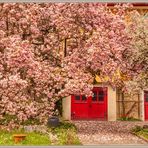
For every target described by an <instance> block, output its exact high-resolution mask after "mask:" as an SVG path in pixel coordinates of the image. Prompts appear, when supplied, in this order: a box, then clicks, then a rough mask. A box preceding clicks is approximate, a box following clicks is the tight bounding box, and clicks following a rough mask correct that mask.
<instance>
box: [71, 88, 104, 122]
mask: <svg viewBox="0 0 148 148" xmlns="http://www.w3.org/2000/svg"><path fill="white" fill-rule="evenodd" d="M71 117H72V119H101V120H107V88H102V87H94V89H93V96H92V97H87V98H86V97H85V96H74V95H73V96H72V102H71Z"/></svg>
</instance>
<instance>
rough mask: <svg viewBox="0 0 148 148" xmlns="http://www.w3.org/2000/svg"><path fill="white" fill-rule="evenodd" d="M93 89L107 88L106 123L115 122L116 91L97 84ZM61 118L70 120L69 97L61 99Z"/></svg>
mask: <svg viewBox="0 0 148 148" xmlns="http://www.w3.org/2000/svg"><path fill="white" fill-rule="evenodd" d="M94 86H95V87H107V88H108V98H107V105H108V107H107V112H108V121H115V120H116V89H113V88H112V87H111V86H109V85H105V84H103V85H102V84H97V85H94ZM62 104H63V118H64V119H66V120H71V97H70V96H69V97H66V98H64V99H63V102H62Z"/></svg>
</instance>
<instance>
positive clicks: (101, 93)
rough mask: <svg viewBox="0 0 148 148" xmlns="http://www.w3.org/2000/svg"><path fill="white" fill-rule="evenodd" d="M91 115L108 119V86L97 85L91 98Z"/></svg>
mask: <svg viewBox="0 0 148 148" xmlns="http://www.w3.org/2000/svg"><path fill="white" fill-rule="evenodd" d="M90 100H91V101H90V109H89V110H90V111H89V116H90V117H91V118H99V119H102V120H106V119H107V88H101V87H95V88H94V89H93V96H92V97H91V99H90Z"/></svg>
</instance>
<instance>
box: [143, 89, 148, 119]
mask: <svg viewBox="0 0 148 148" xmlns="http://www.w3.org/2000/svg"><path fill="white" fill-rule="evenodd" d="M144 110H145V120H148V91H144Z"/></svg>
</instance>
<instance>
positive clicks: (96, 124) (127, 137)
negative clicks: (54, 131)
mask: <svg viewBox="0 0 148 148" xmlns="http://www.w3.org/2000/svg"><path fill="white" fill-rule="evenodd" d="M73 123H74V124H75V125H76V127H77V129H78V137H79V139H80V141H81V142H82V144H83V145H98V144H148V143H146V141H144V140H142V139H140V138H138V137H137V136H135V135H133V134H131V129H132V128H133V127H135V126H136V125H137V126H143V125H148V122H139V121H136V122H132V121H73Z"/></svg>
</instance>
